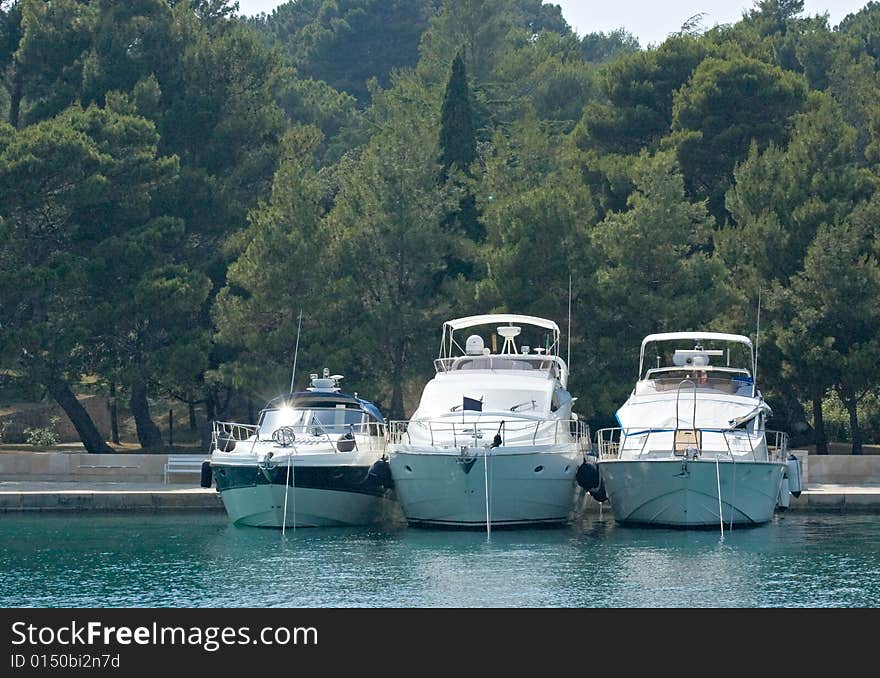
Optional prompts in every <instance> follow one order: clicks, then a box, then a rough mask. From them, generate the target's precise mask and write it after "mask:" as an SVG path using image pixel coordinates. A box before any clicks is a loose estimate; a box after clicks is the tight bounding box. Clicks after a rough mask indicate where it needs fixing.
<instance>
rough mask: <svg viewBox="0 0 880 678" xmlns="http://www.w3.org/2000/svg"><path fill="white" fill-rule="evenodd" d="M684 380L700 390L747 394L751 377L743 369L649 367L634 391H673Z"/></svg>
mask: <svg viewBox="0 0 880 678" xmlns="http://www.w3.org/2000/svg"><path fill="white" fill-rule="evenodd" d="M685 380H690V381H692V382H693V383H694V385H695V386H696V387H697V388H698V389H700V390H710V391H717V392H720V393H729V394H739V395H744V394H745V395H748V394H750V393H751V390H752V377H751V375H750V374H749V373H748V371H747V370H744V369H736V368H711V367H709V368H699V367H661V368H655V369H649V370H648V372H647V374H646V375H645V379H644V380H643V381H641V382H639V384H638V386H637V389H636V391H637V393H639V394H642V393H647V392H651V391H656V392H659V391H675V390H676V389H677V388H678V387H679V385H680V384H681V383H682V382H683V381H685ZM687 386H688V388H689V387H690V385H687Z"/></svg>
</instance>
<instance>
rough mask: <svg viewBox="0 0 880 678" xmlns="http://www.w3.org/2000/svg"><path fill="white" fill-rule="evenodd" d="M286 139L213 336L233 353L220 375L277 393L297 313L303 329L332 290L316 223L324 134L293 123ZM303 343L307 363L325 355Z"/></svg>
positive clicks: (217, 310) (219, 306)
mask: <svg viewBox="0 0 880 678" xmlns="http://www.w3.org/2000/svg"><path fill="white" fill-rule="evenodd" d="M283 143H284V149H285V151H284V155H283V157H282V161H281V164H280V166H279V168H278V171H277V172H276V174H275V180H274V182H273V187H272V193H271V196H270V197H269V199H268V201H267V202H265V203H264V204H261V205H260V206H258V207H257V208H256V209H254V210H253V211H252V212H251V214H250V216H249V221H250V227H249V228H248V229H247V231H246V232H245V233H244V234H243V235H242V238H241V242H239V243H238V249H239V251H240V253H239V254H238V256H237V257H236V259H235V261H234V262H233V263H232V265H230V267H229V272H228V275H227V284H226V286H225V287H224V288H223V289H222V290H221V291H220V293H219V294H218V295H217V300H216V302H215V304H214V307H213V315H214V322H215V324H216V327H217V330H218V332H217V336H216V340H217V341H219V342H220V343H222V344H224V345H228V346H231V347H232V348H234V349H235V350H236V352H237V357H236V358H235V359H234V360H227V361H226V363H225V364H224V365H223V366H222V369H221V371H220V373H219V375H218V376H219V377H220V378H221V379H222V380H224V381H227V382H229V383H231V384H232V385H233V386H236V387H246V388H247V389H248V390H251V391H258V392H260V391H265V390H266V389H267V388H268V384H272V385H273V390H274V391H279V390H281V389H282V388H286V386H285V375H286V378H287V379H288V380H289V374H290V369H291V365H292V363H293V350H294V344H295V340H296V334H297V317H298V314H299V311H300V310H302V311H303V316H304V323H305V327H306V330H308V328H309V326H310V325H311V324H315V323H318V324H319V323H320V322H321V316H322V315H323V313H322V311H321V308H322V302H323V301H324V299H325V296H324V295H326V294H327V293H328V292H329V291H330V290H329V289H328V288H327V286H326V284H325V283H326V280H325V279H326V276H327V275H328V272H329V270H330V263H329V262H328V259H327V252H328V249H329V245H330V243H329V239H328V237H327V235H326V233H322V228H321V218H322V216H323V208H322V206H321V200H322V197H323V187H322V185H321V183H320V181H319V180H318V177H317V174H316V172H315V170H314V168H313V166H312V162H313V159H312V156H313V153H314V152H315V151H316V149H317V148H318V146H319V144H320V143H321V134H320V132H319V131H318V130H317V129H316V128H314V127H301V128H296V129H293V130H291V131H290V132H288V134H287V135H286V136H285V138H284V141H283ZM316 281H321V283H320V284H316ZM302 348H303V360H304V362H305V364H308V360H309V359H310V358H314V359H315V360H321V359H323V356H321V355H320V354H317V353H316V352H315V351H314V350H312V349H311V347H310V345H309V344H307V343H304V344H303V347H302Z"/></svg>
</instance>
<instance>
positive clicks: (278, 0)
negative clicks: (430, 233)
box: [238, 0, 868, 47]
mask: <svg viewBox="0 0 880 678" xmlns="http://www.w3.org/2000/svg"><path fill="white" fill-rule="evenodd" d="M283 1H284V0H238V4H239V9H240V11H241V13H242V14H245V15H251V14H259V13H260V12H266V13H271V12H272V10H273V9H274V8H275V7H277V6H278V5H280V4H282V2H283ZM867 3H868V0H805V2H804V13H805V14H806V15H809V16H812V15H814V14H824V13H825V12H827V13H828V20H829V22H830V24H831V25H832V26H836V25H837V24H838V23H840V20H841V19H843V17H845V16H846V15H847V14H851V13H853V12H857V11H858V10H860V9H861V8H862V7H864V6H865V5H866V4H867ZM552 4H555V5H559V6H560V7H562V16H563V17H565V20H566V21H567V22H568V23H569V25H570V26H571V27H572V28H573V29H574V31H575V32H576V33H577V34H578V35H584V34H586V33H592V32H596V31H604V32H606V33H607V32H608V31H612V30H615V29H617V28H625V29H626V30H627V31H629V32H630V33H632V34H633V35H634V36H636V37H637V38H638V39H639V44H641V45H642V47H647V46H649V45H651V44H655V45H656V44H659V43H661V42H663V40H665V39H666V36H667V35H669V34H670V33H673V32H675V31H678V30H679V29H680V28H681V25H682V24H683V23H684V22H685V21H687V20H688V19H689V18H690V17H692V16H694V15H695V14H700V13H701V12H702V13H703V14H704V16H703V22H702V26H703V28H711V27H712V26H714V25H716V24H726V23H735V22H736V21H738V20H739V19H740V17H742V14H743V12H744V11H746V10H748V9H750V8H751V7H753V6H754V3H753V2H752V1H751V0H663V1H662V2H658V1H657V0H614V2H608V0H557V1H556V2H553V3H552Z"/></svg>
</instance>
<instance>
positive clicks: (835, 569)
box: [0, 513, 880, 608]
mask: <svg viewBox="0 0 880 678" xmlns="http://www.w3.org/2000/svg"><path fill="white" fill-rule="evenodd" d="M878 545H880V516H878V515H867V514H865V515H840V514H793V513H788V514H779V515H777V517H776V518H774V520H773V521H772V522H771V523H769V524H767V525H765V526H762V527H757V528H751V529H735V530H734V531H733V532H726V533H725V536H724V539H723V540H722V539H721V538H720V535H719V533H718V532H715V531H679V530H665V529H640V528H632V527H621V526H618V525H616V524H615V523H614V520H613V519H612V518H611V517H610V515H608V514H606V515H605V516H604V517H602V518H600V517H599V516H598V515H597V516H595V517H589V518H586V519H584V520H583V521H582V522H581V523H580V524H578V525H576V526H575V525H572V526H568V527H563V528H557V529H546V530H545V529H541V530H533V529H528V530H516V531H494V532H493V533H492V535H491V540H489V541H487V538H486V534H485V533H480V532H455V531H435V530H425V529H415V528H405V527H395V528H390V529H372V528H362V529H341V528H337V529H299V530H297V531H296V532H295V533H294V532H292V531H288V533H287V537H286V538H282V536H281V533H280V531H274V530H260V529H253V528H237V527H234V526H232V525H230V524H229V522H228V519H227V518H226V516H225V515H224V514H221V513H218V514H211V515H193V514H177V515H119V516H108V515H94V514H93V515H83V514H79V515H77V516H74V517H71V516H64V515H29V516H19V515H12V514H5V515H0V547H2V548H0V607H667V608H668V607H880V549H878Z"/></svg>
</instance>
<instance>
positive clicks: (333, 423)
mask: <svg viewBox="0 0 880 678" xmlns="http://www.w3.org/2000/svg"><path fill="white" fill-rule="evenodd" d="M372 421H374V420H373V418H372V417H370V416H369V415H368V414H367V413H366V412H364V411H363V410H360V409H355V408H346V407H338V406H337V407H314V408H296V409H294V408H292V407H282V408H280V409H272V410H263V414H262V416H261V417H260V423H259V431H260V435H261V436H269V435H272V433H273V432H274V431H276V430H277V429H279V428H280V427H282V426H290V427H292V428H293V430H294V431H295V432H300V431H301V432H303V433H310V434H312V435H321V434H323V433H340V434H341V433H347V432H348V431H349V430H353V431H354V432H355V433H367V429H368V428H369V427H368V426H367V424H368V423H369V422H372Z"/></svg>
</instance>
